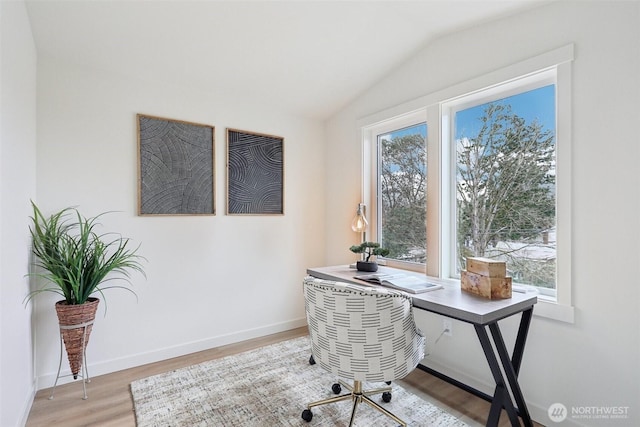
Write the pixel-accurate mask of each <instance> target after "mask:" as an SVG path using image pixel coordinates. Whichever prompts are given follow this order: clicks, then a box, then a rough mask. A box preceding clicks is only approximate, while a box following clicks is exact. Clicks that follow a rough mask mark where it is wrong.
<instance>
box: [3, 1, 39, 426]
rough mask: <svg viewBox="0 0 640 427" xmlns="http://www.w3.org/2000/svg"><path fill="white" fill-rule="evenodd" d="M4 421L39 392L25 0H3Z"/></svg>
mask: <svg viewBox="0 0 640 427" xmlns="http://www.w3.org/2000/svg"><path fill="white" fill-rule="evenodd" d="M0 55H1V58H0V425H2V426H17V425H21V424H23V423H24V422H25V421H26V417H27V414H28V411H29V409H30V406H31V402H32V400H33V395H34V393H35V384H34V382H33V365H32V338H31V308H30V307H25V306H24V304H23V299H24V297H25V296H26V295H27V292H28V290H29V283H28V281H27V279H26V278H25V277H24V274H25V273H26V272H27V265H28V263H29V251H30V242H29V231H28V221H29V219H28V216H29V214H30V205H29V199H30V198H33V197H34V196H35V179H36V172H35V148H36V49H35V45H34V42H33V38H32V37H31V28H30V25H29V20H28V18H27V14H26V10H25V6H24V3H23V2H22V1H18V2H5V1H2V2H0Z"/></svg>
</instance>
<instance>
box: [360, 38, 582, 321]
mask: <svg viewBox="0 0 640 427" xmlns="http://www.w3.org/2000/svg"><path fill="white" fill-rule="evenodd" d="M573 59H574V45H573V44H570V45H567V46H564V47H561V48H558V49H555V50H553V51H550V52H547V53H544V54H541V55H538V56H536V57H532V58H529V59H527V60H525V61H522V62H518V63H516V64H513V65H510V66H507V67H505V68H502V69H498V70H496V71H493V72H491V73H488V74H485V75H482V76H480V77H476V78H474V79H471V80H467V81H465V82H462V83H459V84H456V85H454V86H451V87H448V88H446V89H443V90H441V91H438V92H435V93H432V94H429V95H425V96H422V97H419V98H416V99H414V100H412V101H409V102H406V103H404V104H401V105H399V106H396V107H393V108H390V109H387V110H384V111H381V112H378V113H376V114H373V115H371V116H368V117H365V118H363V119H361V120H359V121H358V123H357V126H358V129H359V130H360V131H361V136H362V153H363V163H362V165H363V180H362V183H363V186H362V198H363V201H364V203H365V204H366V205H367V206H371V207H374V206H375V205H376V203H378V202H377V195H376V190H377V183H376V180H377V176H376V174H377V169H376V165H377V156H376V153H377V135H379V134H382V133H385V132H389V131H390V130H394V129H400V128H402V127H406V126H407V125H410V124H415V123H419V122H421V121H422V122H426V123H427V138H426V141H427V207H426V209H427V236H426V238H427V263H426V265H422V264H417V265H416V264H415V263H407V262H402V261H396V260H386V259H382V260H381V263H386V265H389V266H393V267H397V268H404V269H410V270H414V271H421V272H424V273H426V274H427V275H428V276H434V277H447V275H448V274H449V272H450V268H451V267H450V261H449V260H450V255H449V254H452V253H453V252H452V249H453V248H452V246H455V239H451V230H452V227H453V229H455V218H452V215H451V214H450V213H451V211H450V209H451V207H450V206H449V207H448V208H444V206H445V205H446V204H447V203H449V202H448V194H451V190H452V188H451V186H452V185H453V184H452V182H451V179H453V176H452V174H450V173H449V174H448V175H446V174H447V173H448V172H449V171H450V168H451V167H452V166H451V165H452V163H451V162H452V161H453V160H454V159H452V158H451V152H450V150H449V143H448V141H446V139H447V138H448V135H450V134H451V132H450V129H451V126H452V120H450V119H449V117H448V115H450V111H448V110H447V109H448V108H449V107H450V106H451V105H454V104H456V101H460V100H461V99H462V98H464V97H473V95H474V94H478V96H481V95H482V92H485V94H486V93H489V92H490V91H491V89H492V88H502V89H504V90H500V89H497V90H498V91H499V93H500V95H499V97H504V96H508V92H507V91H508V90H509V87H511V86H513V87H514V88H518V89H517V91H518V92H524V91H526V89H523V86H520V84H521V83H522V82H523V80H522V79H523V78H532V79H535V76H536V75H537V76H546V75H548V74H549V73H552V74H553V73H554V74H555V84H556V227H557V231H556V232H557V234H556V236H557V243H556V254H557V259H558V262H557V265H556V268H557V273H556V292H555V295H553V294H551V295H543V294H540V295H538V300H539V303H538V304H537V305H536V309H535V311H534V312H535V314H536V315H538V316H543V317H547V318H551V319H555V320H559V321H563V322H568V323H573V322H574V320H575V317H574V308H573V306H572V297H571V290H572V286H573V285H572V274H571V259H572V256H571V255H572V250H571V240H572V239H571V235H572V231H571V218H572V203H571V200H572V197H571V193H572V191H571V188H572V183H571V176H572V174H571V171H572V165H571V145H572V139H571V122H572V120H571V118H572V113H571V95H572V84H571V74H572V61H573ZM545 73H546V74H545ZM524 87H526V86H524ZM486 91H489V92H486ZM505 93H507V95H505ZM416 119H418V120H421V121H416ZM411 122H412V123H411ZM443 176H447V177H448V179H443V178H442V177H443ZM376 212H377V209H376V208H373V209H370V210H369V212H368V215H369V223H370V233H371V234H370V240H375V239H376V238H377V227H378V226H377V218H376ZM454 212H455V211H454ZM454 217H455V215H454ZM429 224H431V226H429ZM434 225H435V226H434ZM408 264H411V265H408Z"/></svg>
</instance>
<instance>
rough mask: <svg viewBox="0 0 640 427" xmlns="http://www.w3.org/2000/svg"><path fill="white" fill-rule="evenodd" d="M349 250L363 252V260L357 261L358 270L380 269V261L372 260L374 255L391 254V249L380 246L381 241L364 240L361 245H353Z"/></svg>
mask: <svg viewBox="0 0 640 427" xmlns="http://www.w3.org/2000/svg"><path fill="white" fill-rule="evenodd" d="M349 250H350V251H351V252H353V253H356V254H363V256H362V257H363V258H364V259H363V260H362V261H358V262H356V269H357V270H358V271H370V272H374V271H378V263H376V262H375V261H371V257H372V256H377V255H380V256H385V255H388V254H389V249H385V248H383V247H381V246H380V243H375V242H362V243H360V244H359V245H353V246H351V247H350V248H349Z"/></svg>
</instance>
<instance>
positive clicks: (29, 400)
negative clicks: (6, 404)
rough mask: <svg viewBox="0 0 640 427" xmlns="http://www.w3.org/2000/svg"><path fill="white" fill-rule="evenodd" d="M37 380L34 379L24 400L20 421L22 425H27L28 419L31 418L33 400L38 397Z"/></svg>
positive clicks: (22, 426)
mask: <svg viewBox="0 0 640 427" xmlns="http://www.w3.org/2000/svg"><path fill="white" fill-rule="evenodd" d="M36 392H37V389H36V381H35V380H34V381H33V383H32V384H31V389H30V390H29V392H28V393H27V397H26V399H25V401H24V404H23V405H22V411H20V412H21V413H22V417H21V419H20V421H19V423H20V424H18V425H19V426H21V427H24V426H26V425H27V420H28V419H29V413H30V412H31V407H32V406H33V400H34V399H35V398H36Z"/></svg>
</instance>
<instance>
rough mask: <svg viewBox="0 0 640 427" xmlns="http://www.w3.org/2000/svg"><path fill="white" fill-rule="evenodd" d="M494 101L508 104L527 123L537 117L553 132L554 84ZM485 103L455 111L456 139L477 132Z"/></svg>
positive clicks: (469, 136)
mask: <svg viewBox="0 0 640 427" xmlns="http://www.w3.org/2000/svg"><path fill="white" fill-rule="evenodd" d="M496 102H499V103H501V104H505V105H506V104H510V105H511V110H512V111H513V112H514V113H515V114H517V115H518V116H520V117H522V118H523V119H525V120H526V121H527V123H531V122H532V121H533V120H534V119H537V120H538V122H539V123H540V124H542V126H543V127H544V129H545V130H550V131H551V132H552V133H555V129H556V117H555V112H556V109H555V102H556V97H555V85H548V86H544V87H541V88H538V89H534V90H530V91H528V92H522V93H519V94H517V95H513V96H509V97H507V98H503V99H500V100H498V101H496ZM485 105H486V104H480V105H477V106H475V107H471V108H467V109H466V110H461V111H458V112H457V113H456V139H460V138H464V137H468V138H472V137H475V136H476V135H477V134H478V131H479V130H480V126H481V122H480V120H479V119H480V117H482V115H483V110H484V106H485Z"/></svg>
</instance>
